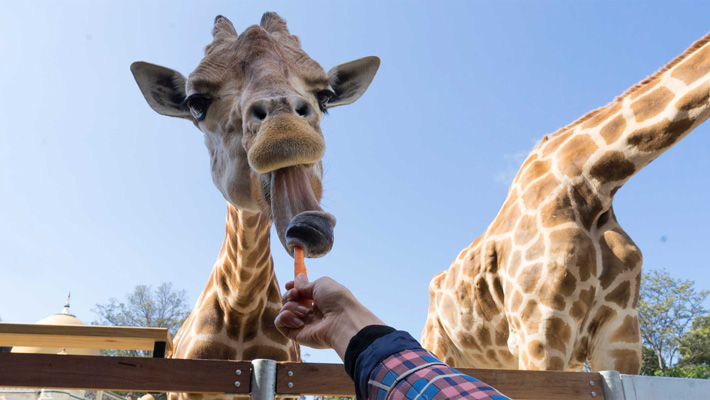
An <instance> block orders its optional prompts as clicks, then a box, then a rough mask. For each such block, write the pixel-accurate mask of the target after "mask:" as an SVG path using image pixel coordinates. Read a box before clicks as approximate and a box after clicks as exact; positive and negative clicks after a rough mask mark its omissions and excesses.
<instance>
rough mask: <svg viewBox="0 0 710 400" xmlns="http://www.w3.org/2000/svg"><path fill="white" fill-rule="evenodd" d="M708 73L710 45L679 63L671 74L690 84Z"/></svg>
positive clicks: (709, 67) (709, 69)
mask: <svg viewBox="0 0 710 400" xmlns="http://www.w3.org/2000/svg"><path fill="white" fill-rule="evenodd" d="M708 73H710V46H705V47H704V48H703V49H701V50H700V51H698V52H697V53H695V54H693V55H692V56H691V57H689V58H688V59H687V60H685V61H683V62H682V63H681V64H680V65H678V66H677V67H676V68H675V69H674V70H673V72H672V73H671V76H672V77H674V78H677V79H680V80H682V81H683V82H685V84H686V85H690V84H691V83H693V82H695V81H696V80H698V79H700V78H702V77H703V76H705V75H707V74H708Z"/></svg>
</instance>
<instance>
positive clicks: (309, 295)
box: [294, 274, 316, 299]
mask: <svg viewBox="0 0 710 400" xmlns="http://www.w3.org/2000/svg"><path fill="white" fill-rule="evenodd" d="M315 287H316V283H315V282H308V278H306V277H305V275H303V274H298V276H297V277H296V280H295V282H294V289H295V290H296V292H297V293H298V297H299V298H302V299H313V290H314V289H315Z"/></svg>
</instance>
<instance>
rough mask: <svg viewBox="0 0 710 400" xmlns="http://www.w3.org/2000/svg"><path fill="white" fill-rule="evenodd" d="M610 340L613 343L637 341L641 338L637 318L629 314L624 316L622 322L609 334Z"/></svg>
mask: <svg viewBox="0 0 710 400" xmlns="http://www.w3.org/2000/svg"><path fill="white" fill-rule="evenodd" d="M610 340H611V341H612V342H613V343H619V342H623V343H638V342H639V341H640V340H641V332H640V331H639V321H638V319H637V318H635V317H632V316H630V315H627V316H626V317H624V322H622V324H621V326H619V327H618V328H617V329H616V330H615V331H614V333H612V334H611V338H610Z"/></svg>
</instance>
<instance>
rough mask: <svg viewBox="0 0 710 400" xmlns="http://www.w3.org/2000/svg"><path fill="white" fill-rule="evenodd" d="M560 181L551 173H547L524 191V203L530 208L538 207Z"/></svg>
mask: <svg viewBox="0 0 710 400" xmlns="http://www.w3.org/2000/svg"><path fill="white" fill-rule="evenodd" d="M559 185H560V183H559V181H558V180H557V178H555V176H554V175H552V174H551V173H549V174H547V175H545V176H544V177H543V178H541V179H540V180H539V181H538V182H536V183H535V184H534V185H531V186H530V187H529V188H528V190H526V191H525V193H523V204H524V205H525V207H527V208H528V209H536V208H538V207H539V206H540V204H541V203H542V202H543V201H544V200H545V199H546V198H547V197H548V196H549V195H550V193H552V191H553V190H555V188H556V187H557V186H559Z"/></svg>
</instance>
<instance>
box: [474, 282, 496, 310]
mask: <svg viewBox="0 0 710 400" xmlns="http://www.w3.org/2000/svg"><path fill="white" fill-rule="evenodd" d="M474 290H475V292H476V313H477V314H479V315H480V316H482V317H483V318H485V319H486V320H490V319H491V318H493V316H494V315H497V314H498V313H499V312H500V310H499V309H498V306H497V305H496V303H495V301H494V300H493V296H492V295H491V291H490V288H489V287H488V283H487V282H486V280H485V279H484V278H482V277H481V278H479V279H478V280H477V281H476V284H475V286H474Z"/></svg>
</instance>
